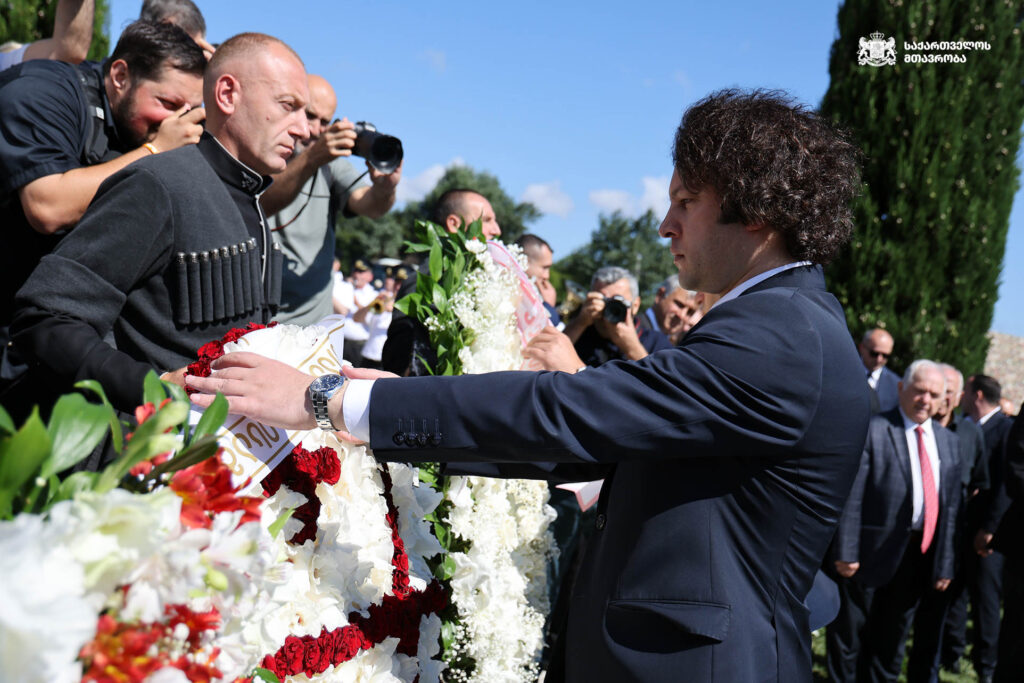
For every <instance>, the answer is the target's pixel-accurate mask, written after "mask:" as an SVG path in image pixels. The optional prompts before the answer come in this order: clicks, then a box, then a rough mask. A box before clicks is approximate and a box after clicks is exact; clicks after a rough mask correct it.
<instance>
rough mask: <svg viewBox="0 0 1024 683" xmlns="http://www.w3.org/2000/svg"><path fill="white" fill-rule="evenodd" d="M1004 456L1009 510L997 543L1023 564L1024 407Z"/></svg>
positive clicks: (999, 547)
mask: <svg viewBox="0 0 1024 683" xmlns="http://www.w3.org/2000/svg"><path fill="white" fill-rule="evenodd" d="M1004 454H1005V456H1006V457H1005V460H1006V467H1005V469H1004V470H1003V473H1004V475H1005V482H1004V483H1005V485H1004V490H1005V491H1006V495H1007V499H1008V501H1009V506H1008V507H1009V509H1008V510H1007V511H1006V514H1004V515H1003V518H1002V520H1001V521H1000V523H999V530H998V531H997V532H996V537H995V540H994V543H995V546H996V549H997V550H999V551H1001V552H1003V553H1004V554H1005V555H1006V556H1007V557H1008V558H1009V560H1010V561H1011V562H1013V563H1021V562H1024V405H1022V406H1021V411H1020V412H1019V413H1018V414H1017V417H1016V418H1014V420H1013V425H1012V426H1011V427H1010V430H1009V431H1008V432H1007V435H1006V448H1005V451H1004ZM1008 575H1009V574H1008Z"/></svg>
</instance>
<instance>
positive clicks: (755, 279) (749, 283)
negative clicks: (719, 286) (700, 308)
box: [708, 261, 812, 311]
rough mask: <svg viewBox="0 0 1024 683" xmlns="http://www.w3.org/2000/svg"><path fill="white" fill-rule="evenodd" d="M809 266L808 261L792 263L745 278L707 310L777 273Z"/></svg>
mask: <svg viewBox="0 0 1024 683" xmlns="http://www.w3.org/2000/svg"><path fill="white" fill-rule="evenodd" d="M809 265H812V264H811V262H810V261H794V262H793V263H787V264H786V265H784V266H779V267H778V268H772V269H771V270H766V271H764V272H763V273H760V274H758V275H755V276H753V277H751V278H747V279H746V280H744V281H743V282H741V283H739V284H738V285H736V286H735V287H733V288H732V289H730V290H729V291H728V292H726V293H725V295H724V296H722V298H721V299H719V300H718V301H716V302H715V303H714V305H713V306H711V308H709V309H708V310H709V311H710V310H712V309H714V308H715V306H719V305H721V304H723V303H725V302H726V301H730V300H732V299H735V298H736V297H738V296H739V295H740V294H742V293H743V292H745V291H747V290H748V289H750V288H751V287H753V286H754V285H758V284H761V283H762V282H764V281H765V280H767V279H768V278H770V277H772V276H774V275H778V274H779V273H781V272H783V271H786V270H792V269H793V268H799V267H801V266H809Z"/></svg>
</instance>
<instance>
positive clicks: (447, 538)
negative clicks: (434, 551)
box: [434, 523, 452, 550]
mask: <svg viewBox="0 0 1024 683" xmlns="http://www.w3.org/2000/svg"><path fill="white" fill-rule="evenodd" d="M434 536H436V537H437V541H438V543H440V544H441V547H442V548H444V549H445V550H448V548H450V547H451V542H452V531H451V529H450V528H449V527H448V525H447V524H441V523H438V524H435V525H434Z"/></svg>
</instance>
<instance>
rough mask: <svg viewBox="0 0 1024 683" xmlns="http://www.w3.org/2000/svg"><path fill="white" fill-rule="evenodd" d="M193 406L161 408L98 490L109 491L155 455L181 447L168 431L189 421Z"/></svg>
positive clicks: (177, 403) (108, 471)
mask: <svg viewBox="0 0 1024 683" xmlns="http://www.w3.org/2000/svg"><path fill="white" fill-rule="evenodd" d="M188 410H189V405H188V404H187V403H184V402H182V401H171V402H170V403H168V404H167V405H165V406H164V407H163V408H160V409H159V410H157V411H156V413H154V414H153V416H152V417H150V418H149V419H148V420H146V421H145V422H143V423H142V424H141V425H139V427H138V429H136V430H135V433H134V434H133V435H132V438H131V441H129V442H128V445H127V446H126V447H125V449H124V452H123V453H122V454H121V457H120V458H118V459H117V460H116V461H115V462H114V463H112V464H111V465H109V466H108V467H107V468H106V469H105V470H104V471H103V474H102V475H101V477H100V481H99V485H98V489H99V490H100V491H101V492H106V491H109V490H110V489H112V488H114V487H115V486H117V484H118V482H120V481H121V479H122V478H124V476H125V475H127V474H128V471H129V470H130V469H131V468H132V467H134V466H135V465H137V464H138V463H140V462H142V461H143V460H148V459H149V458H152V457H153V456H154V455H159V454H160V453H166V452H167V451H171V450H173V449H174V448H175V446H177V443H178V440H177V438H176V437H175V436H174V435H173V434H165V433H164V432H166V431H167V430H168V429H171V428H173V427H176V426H178V425H180V424H181V422H182V421H184V420H185V419H187V418H188Z"/></svg>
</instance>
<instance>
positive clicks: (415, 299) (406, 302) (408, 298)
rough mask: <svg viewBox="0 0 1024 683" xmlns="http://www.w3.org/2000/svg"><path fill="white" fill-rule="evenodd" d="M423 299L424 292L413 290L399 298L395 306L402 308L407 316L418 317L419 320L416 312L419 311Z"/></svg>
mask: <svg viewBox="0 0 1024 683" xmlns="http://www.w3.org/2000/svg"><path fill="white" fill-rule="evenodd" d="M422 301H423V295H422V294H420V293H419V292H412V293H410V294H406V295H405V296H403V297H402V298H401V299H399V300H398V302H397V303H396V304H395V308H397V309H398V310H400V311H401V312H402V313H405V314H406V315H407V316H409V317H411V318H416V319H417V320H418V319H419V316H418V315H417V314H416V312H417V311H418V309H419V307H420V303H421V302H422Z"/></svg>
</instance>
